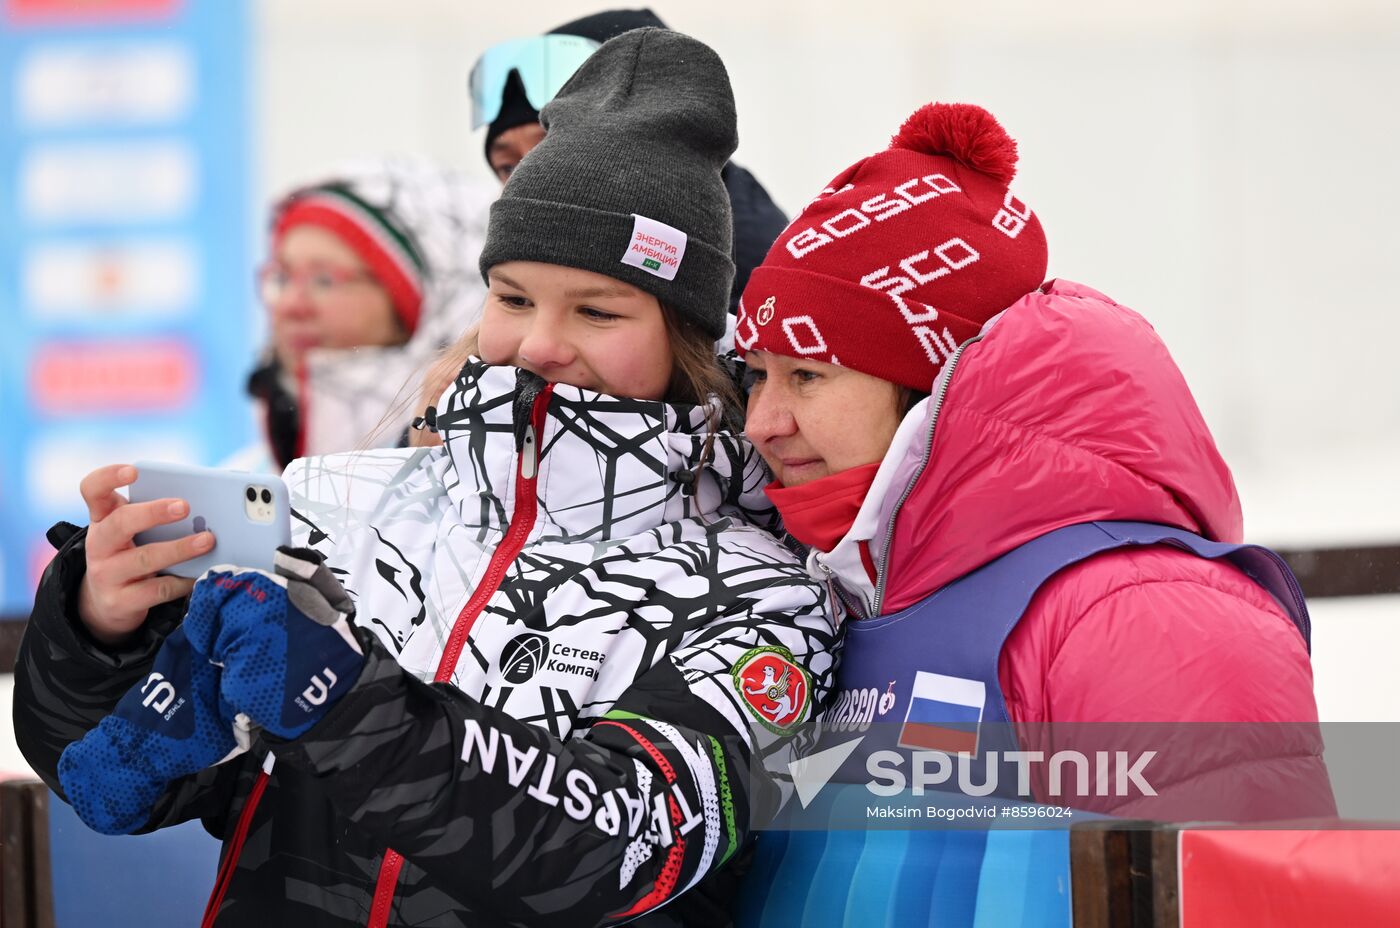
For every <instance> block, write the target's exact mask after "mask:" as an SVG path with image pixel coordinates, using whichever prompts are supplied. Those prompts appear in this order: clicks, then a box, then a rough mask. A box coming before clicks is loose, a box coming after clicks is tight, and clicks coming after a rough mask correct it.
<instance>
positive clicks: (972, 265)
mask: <svg viewBox="0 0 1400 928" xmlns="http://www.w3.org/2000/svg"><path fill="white" fill-rule="evenodd" d="M1015 175H1016V143H1015V142H1014V141H1013V140H1012V139H1011V137H1010V136H1009V135H1007V134H1006V130H1005V129H1003V128H1002V127H1001V125H1000V124H999V123H998V122H997V121H996V119H995V118H993V117H992V114H990V113H988V112H987V111H986V110H984V109H982V108H981V107H980V106H971V105H969V104H962V103H955V104H945V103H933V104H929V105H927V106H924V107H922V108H921V109H919V110H918V111H917V112H915V113H914V114H913V115H912V116H910V117H909V118H908V119H907V120H905V122H904V125H903V126H902V127H900V130H899V132H898V133H897V134H896V135H895V136H894V138H893V139H892V140H891V141H890V147H889V148H887V149H886V150H884V151H882V152H878V153H876V154H874V155H871V156H870V157H868V158H866V159H864V160H862V161H858V162H856V163H855V164H853V165H852V166H851V167H849V168H847V169H846V170H844V171H842V172H841V173H840V174H838V175H837V176H836V178H835V179H834V180H832V182H831V183H830V184H829V185H827V188H826V189H825V190H823V191H822V192H821V194H820V195H819V196H818V197H817V198H816V199H815V200H813V201H812V202H811V203H810V204H809V205H808V206H807V208H806V209H805V210H803V211H802V214H801V215H800V216H798V217H797V218H796V219H795V220H793V222H792V224H791V225H789V226H788V227H787V228H786V229H784V230H783V234H782V235H781V236H780V237H779V238H778V240H777V241H776V242H774V244H773V247H772V249H771V250H770V251H769V252H768V256H767V257H766V258H764V260H763V264H761V265H760V266H759V267H758V268H756V269H755V270H754V272H753V275H752V276H751V277H750V278H749V283H748V286H747V287H745V288H744V296H743V299H742V300H740V303H739V318H738V323H737V330H736V332H735V343H736V345H737V347H738V350H739V355H740V357H743V356H744V355H745V354H747V353H748V352H750V351H769V352H772V353H774V354H780V355H787V356H790V357H797V358H810V359H811V360H814V361H823V362H825V363H827V364H837V365H840V366H842V367H848V368H851V369H853V370H858V371H861V372H863V373H866V374H870V375H872V376H875V377H879V378H880V379H882V380H888V381H891V382H893V383H897V384H902V385H904V386H907V387H911V388H913V389H915V390H919V391H921V392H924V393H927V392H930V390H931V388H932V386H933V384H934V381H935V379H936V378H937V376H938V371H939V368H940V366H941V365H942V364H943V363H944V362H945V361H946V360H947V359H948V358H949V357H951V356H952V354H953V352H954V351H955V350H956V349H957V347H958V346H959V345H961V344H962V343H963V342H965V341H967V340H968V339H969V338H971V337H973V336H974V335H976V334H977V333H978V332H979V331H980V330H981V328H982V324H983V323H984V322H986V321H987V320H988V319H990V318H991V317H992V316H995V315H996V314H997V313H999V312H1001V311H1002V310H1004V309H1006V308H1007V307H1008V306H1010V305H1011V304H1012V303H1014V302H1016V301H1017V300H1018V299H1020V298H1021V297H1023V296H1025V295H1026V294H1027V293H1030V292H1031V291H1033V290H1035V289H1036V288H1037V287H1039V286H1040V285H1041V284H1042V283H1043V282H1044V280H1045V268H1046V248H1045V233H1044V232H1043V231H1042V230H1041V228H1040V221H1039V220H1038V219H1037V218H1036V217H1035V215H1034V214H1033V213H1032V212H1031V210H1030V208H1029V207H1028V206H1026V205H1025V204H1024V203H1022V202H1021V201H1020V200H1018V199H1017V198H1016V197H1015V196H1013V195H1012V193H1011V191H1010V190H1009V189H1008V186H1009V185H1010V183H1011V179H1012V178H1013V177H1015Z"/></svg>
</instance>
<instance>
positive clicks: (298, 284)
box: [260, 224, 408, 368]
mask: <svg viewBox="0 0 1400 928" xmlns="http://www.w3.org/2000/svg"><path fill="white" fill-rule="evenodd" d="M260 288H261V291H262V294H261V295H262V299H263V303H264V304H265V305H266V306H267V311H268V317H269V319H270V321H271V324H272V342H273V348H274V350H275V351H276V352H277V359H278V361H279V362H281V364H282V365H283V366H284V367H287V368H293V367H295V366H296V364H297V363H298V362H299V361H300V360H301V357H302V355H303V354H304V353H305V352H306V351H308V350H309V349H313V348H342V349H343V348H360V347H365V346H373V345H399V344H402V343H403V342H404V341H405V340H406V339H407V337H408V335H407V333H406V332H405V331H404V328H403V325H402V324H401V323H400V322H399V317H398V315H397V314H395V312H394V308H393V303H392V302H391V301H390V300H389V293H388V291H386V290H385V289H384V288H383V287H382V286H381V285H380V284H379V283H378V282H377V281H376V280H375V279H374V278H373V277H372V276H371V275H370V273H369V271H368V269H366V267H365V265H364V262H362V261H361V260H360V259H359V257H358V256H357V255H356V254H355V252H354V250H353V249H352V248H351V247H350V246H349V245H347V244H345V242H344V241H342V240H341V239H340V238H339V236H337V235H336V234H335V233H333V232H331V231H330V230H328V229H323V228H321V227H320V226H314V225H305V224H303V225H297V226H293V227H292V228H290V229H288V230H287V233H286V234H285V235H283V236H282V238H281V240H280V241H279V242H278V245H277V251H276V253H275V254H274V255H273V258H272V261H271V262H269V264H268V265H267V266H266V267H264V268H263V271H262V277H261V287H260Z"/></svg>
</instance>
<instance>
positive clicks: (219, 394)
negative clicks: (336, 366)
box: [0, 0, 262, 616]
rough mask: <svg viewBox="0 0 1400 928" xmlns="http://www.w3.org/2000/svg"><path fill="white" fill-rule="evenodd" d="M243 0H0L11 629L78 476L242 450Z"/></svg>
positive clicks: (0, 397) (0, 470)
mask: <svg viewBox="0 0 1400 928" xmlns="http://www.w3.org/2000/svg"><path fill="white" fill-rule="evenodd" d="M249 33H250V23H249V12H248V5H247V3H246V2H243V0H85V2H72V0H0V100H3V101H4V103H3V106H4V107H5V112H4V116H3V118H2V119H0V122H3V124H4V126H5V130H4V132H3V133H0V320H2V321H3V324H4V331H5V338H4V339H3V341H0V616H6V615H9V616H23V615H25V614H27V613H28V612H29V609H30V605H31V603H32V598H33V590H34V583H35V580H36V579H37V575H38V573H39V571H40V570H42V568H43V566H44V565H45V564H46V563H47V561H48V559H49V557H50V555H51V554H52V551H51V549H50V547H49V545H48V543H47V542H46V541H45V540H44V531H45V529H47V528H48V526H49V525H51V524H52V523H53V522H55V521H57V520H59V519H68V520H71V521H75V522H78V523H79V524H81V523H83V522H86V521H87V516H86V512H85V510H84V508H83V505H82V500H81V498H80V497H79V495H78V481H79V479H80V478H81V477H82V476H83V474H85V473H86V472H87V471H89V470H91V469H92V468H93V467H96V466H98V465H101V464H106V463H115V462H117V461H127V460H134V459H137V458H146V459H165V460H174V461H183V462H186V463H192V464H199V463H204V464H213V463H216V462H217V461H219V460H221V459H223V458H225V457H227V456H228V455H229V454H230V453H232V452H233V451H234V450H236V449H238V448H240V447H242V446H244V445H245V444H247V443H248V442H249V441H251V439H252V437H253V436H252V430H251V422H252V419H251V416H250V415H249V412H248V401H247V399H246V397H245V396H244V390H243V384H244V381H245V378H246V376H247V372H248V370H249V369H250V367H251V365H252V361H253V354H254V351H255V348H256V346H257V344H258V343H259V342H260V341H261V339H262V332H261V327H262V319H261V313H260V312H259V311H258V309H257V305H256V302H255V299H254V293H253V287H252V283H251V279H252V267H253V263H254V262H253V260H252V248H251V244H252V242H253V241H254V236H255V234H256V233H255V226H254V219H255V216H254V212H253V203H252V202H251V201H252V194H251V190H250V183H249V176H250V173H251V172H250V167H249V162H250V154H251V152H252V150H253V145H252V136H253V133H252V131H251V125H252V122H251V119H250V113H249V100H248V84H249V66H248V59H249V54H248V45H249Z"/></svg>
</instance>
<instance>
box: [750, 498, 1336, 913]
mask: <svg viewBox="0 0 1400 928" xmlns="http://www.w3.org/2000/svg"><path fill="white" fill-rule="evenodd" d="M1159 544H1165V545H1171V546H1173V547H1177V548H1181V549H1183V550H1186V551H1190V552H1192V553H1193V554H1195V555H1197V556H1199V557H1203V558H1208V559H1220V558H1224V559H1226V560H1229V561H1230V562H1231V563H1232V564H1234V565H1235V566H1236V567H1238V568H1240V569H1241V570H1242V571H1244V572H1245V574H1247V575H1248V576H1249V577H1251V578H1252V579H1253V580H1254V581H1255V582H1256V583H1258V584H1260V585H1261V586H1263V587H1264V588H1265V589H1266V590H1268V591H1269V592H1270V593H1271V594H1272V595H1273V596H1274V598H1275V599H1277V600H1278V601H1279V603H1280V604H1281V605H1282V606H1283V608H1284V609H1285V611H1286V612H1287V613H1288V615H1289V617H1290V618H1291V619H1292V620H1293V622H1294V624H1295V625H1296V626H1297V627H1298V630H1299V631H1300V632H1301V633H1302V635H1303V640H1304V641H1305V642H1307V641H1309V639H1310V637H1311V626H1310V624H1309V620H1308V612H1307V606H1306V605H1305V603H1304V601H1303V594H1302V591H1301V590H1300V589H1299V587H1298V582H1297V580H1296V579H1294V577H1293V574H1292V572H1291V571H1289V569H1288V567H1287V565H1286V564H1284V562H1283V560H1282V559H1281V558H1280V557H1279V556H1278V555H1277V554H1275V553H1274V552H1272V551H1269V550H1268V549H1266V548H1261V547H1258V546H1256V545H1230V544H1223V543H1219V542H1212V541H1207V540H1206V539H1204V538H1201V537H1200V536H1199V535H1194V534H1192V533H1190V532H1186V531H1182V530H1181V529H1175V528H1169V527H1167V526H1163V525H1154V524H1151V523H1146V522H1087V523H1083V524H1080V525H1071V526H1067V527H1065V528H1062V529H1058V530H1056V531H1053V532H1049V533H1048V534H1045V535H1042V536H1040V537H1039V538H1036V539H1033V540H1031V541H1029V542H1026V543H1025V544H1023V545H1021V546H1020V547H1019V548H1016V549H1015V550H1013V551H1010V552H1008V553H1006V554H1004V555H1002V556H1001V557H999V558H997V559H996V560H994V561H991V562H989V563H987V564H985V565H983V566H982V567H980V568H978V569H977V570H975V571H973V572H971V573H969V574H967V575H966V576H964V577H961V578H959V579H958V580H956V581H954V582H953V583H950V584H949V585H948V586H946V587H944V588H943V589H941V590H939V591H938V592H936V593H934V594H933V595H931V596H929V597H928V598H927V599H925V600H923V601H921V602H919V603H917V604H915V605H913V606H911V607H909V608H908V609H904V610H902V611H900V612H897V613H894V614H892V615H885V616H879V617H877V618H873V619H865V620H862V621H852V622H849V623H847V625H846V627H845V643H844V645H843V649H842V658H841V665H840V668H839V670H838V672H837V684H836V689H837V696H836V698H835V700H834V702H833V703H832V704H831V706H830V707H829V708H828V709H827V711H826V714H825V715H824V717H823V719H822V730H821V735H820V739H819V741H818V744H817V746H816V747H815V748H814V749H813V750H814V752H820V751H823V750H826V749H828V748H831V747H833V746H836V745H839V744H841V743H843V742H846V741H849V740H851V739H852V738H855V737H861V738H862V739H863V740H862V742H861V744H860V745H859V746H858V748H857V749H856V750H855V751H854V753H852V754H851V756H850V757H849V758H848V759H847V760H846V762H845V763H844V764H843V765H842V767H841V769H840V771H839V772H838V773H837V774H836V776H835V777H834V778H833V779H834V784H836V789H837V790H839V789H840V788H841V787H840V786H839V784H841V783H847V784H857V783H868V782H869V781H870V779H871V777H870V774H869V772H868V771H867V768H866V761H867V759H868V758H869V757H870V755H871V754H872V753H873V752H875V751H878V750H890V751H895V752H898V753H900V754H901V755H902V756H903V757H904V760H905V764H906V767H907V766H908V763H909V759H910V758H909V754H910V752H912V751H919V750H923V751H929V750H935V751H937V750H942V751H946V752H949V753H956V752H958V751H960V750H966V751H970V752H972V753H973V754H975V755H976V756H977V757H979V758H980V757H985V756H987V754H988V753H989V752H992V751H995V752H996V753H997V755H998V756H1003V755H1004V754H1005V752H1007V751H1014V750H1016V749H1017V745H1016V743H1015V735H1014V733H1013V727H1012V726H1011V725H1010V724H1009V723H1010V721H1011V720H1010V717H1009V716H1008V714H1007V711H1006V700H1005V697H1004V695H1003V693H1002V690H1001V684H1000V681H999V679H998V675H997V667H998V662H999V659H1000V657H1001V650H1002V647H1003V645H1004V644H1005V643H1006V639H1007V637H1008V636H1009V635H1010V634H1011V631H1012V629H1014V628H1015V627H1016V624H1017V623H1018V622H1019V621H1020V620H1021V616H1022V615H1023V614H1024V613H1025V611H1026V608H1027V607H1028V606H1029V605H1030V602H1031V600H1032V598H1033V597H1034V596H1035V594H1036V592H1037V591H1038V590H1039V589H1040V588H1041V586H1043V585H1044V583H1045V582H1046V581H1047V580H1048V579H1049V578H1050V577H1052V576H1053V575H1054V574H1056V573H1058V572H1059V571H1061V570H1063V569H1064V568H1066V567H1069V566H1071V565H1074V564H1077V563H1079V562H1080V561H1083V560H1086V559H1087V558H1090V557H1093V556H1094V555H1096V554H1101V553H1103V552H1106V551H1111V550H1114V549H1118V548H1125V547H1129V546H1135V545H1159ZM986 776H987V771H986V770H985V769H983V770H982V771H981V773H980V774H979V775H978V776H977V778H976V781H977V782H980V783H986V782H988V781H987V779H986ZM948 785H949V787H950V788H955V787H956V784H955V783H950V784H948ZM1015 787H1016V776H1015V773H1014V771H1009V770H1005V769H1003V770H1001V771H1000V776H999V777H998V786H997V789H996V791H995V793H994V794H993V795H997V796H1003V797H1015V796H1016V789H1015ZM848 788H851V787H848ZM1008 842H1020V843H1019V844H1016V845H1015V847H1016V848H1017V850H1016V851H1015V853H1014V854H1013V856H1012V857H1010V858H1008V856H1007V854H1008V851H1007V847H1008V846H1009V845H1008ZM1036 842H1038V843H1036ZM1022 845H1024V850H1023V849H1022ZM994 846H995V847H997V848H999V850H997V852H996V853H993V851H992V848H993V847H994ZM1007 860H1013V861H1015V863H1014V864H1013V865H1011V866H1010V867H1009V868H1006V867H1002V866H1000V865H999V862H1000V864H1004V863H1005V861H1007ZM1068 879H1069V856H1068V837H1067V833H1066V832H1064V831H1057V832H1011V833H1008V832H996V831H993V832H990V833H989V832H985V831H981V832H979V831H975V830H974V831H970V832H969V831H963V832H957V831H954V832H948V831H929V830H921V831H890V830H867V831H861V830H831V831H820V830H819V831H810V830H794V831H766V832H759V833H758V844H757V850H756V855H755V859H754V864H753V868H752V869H751V870H750V872H749V874H748V876H747V877H746V879H745V883H744V886H743V889H742V892H741V896H740V901H739V907H738V910H737V915H738V917H737V924H738V925H740V926H741V928H747V926H761V928H774V926H784V925H798V924H803V925H833V926H834V925H844V924H869V925H879V924H888V925H895V924H905V923H910V920H911V919H912V921H913V922H917V923H919V924H927V923H932V922H935V921H936V922H938V923H940V924H946V925H954V926H956V925H968V926H971V925H973V924H974V923H975V924H984V923H987V924H990V923H992V922H995V921H997V918H993V919H992V922H987V921H986V919H988V918H989V917H992V916H994V915H999V914H1001V913H1003V912H1004V911H1005V910H1006V909H1007V907H1008V906H1011V907H1014V910H1015V912H1016V913H1018V914H1017V916H1016V917H1014V918H1012V919H1011V921H1012V922H1014V923H1017V924H1036V925H1046V926H1059V925H1063V926H1068V924H1069V906H1068V896H1067V887H1068ZM1032 915H1034V917H1033V918H1032ZM1027 919H1029V920H1027Z"/></svg>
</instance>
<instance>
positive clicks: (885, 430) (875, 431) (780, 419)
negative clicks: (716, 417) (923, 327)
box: [744, 351, 901, 487]
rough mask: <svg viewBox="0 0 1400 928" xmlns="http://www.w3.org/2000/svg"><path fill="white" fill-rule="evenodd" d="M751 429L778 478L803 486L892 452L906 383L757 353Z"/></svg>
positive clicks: (751, 356) (750, 361)
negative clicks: (898, 384) (901, 390)
mask: <svg viewBox="0 0 1400 928" xmlns="http://www.w3.org/2000/svg"><path fill="white" fill-rule="evenodd" d="M744 361H745V364H747V366H748V370H749V382H750V384H751V386H750V388H749V405H748V421H747V423H746V425H745V427H744V428H745V431H746V432H747V433H748V436H749V440H750V441H752V442H753V443H754V445H755V447H757V448H758V453H759V454H761V455H762V456H763V460H765V461H767V462H768V467H769V468H770V469H771V470H772V471H773V476H774V477H776V478H777V479H778V481H779V482H780V483H782V484H783V486H786V487H797V486H801V485H802V484H804V483H810V482H812V481H813V480H820V479H821V478H822V477H829V476H831V475H832V474H839V473H841V471H843V470H849V469H850V468H852V467H860V466H861V465H863V464H873V463H875V462H876V461H879V460H881V459H882V458H883V457H884V456H885V452H886V451H887V450H889V447H890V441H891V440H893V438H894V433H895V430H896V429H897V428H899V421H900V418H901V417H900V411H899V409H898V402H899V388H898V387H896V386H895V385H894V384H892V383H890V382H889V381H888V380H880V379H879V378H877V377H871V376H870V375H869V374H862V373H861V372H860V371H853V370H850V369H848V368H844V367H837V366H835V365H832V364H823V363H821V362H820V361H805V360H800V359H798V358H791V357H787V356H785V355H778V354H771V353H769V352H767V351H751V352H749V353H748V355H747V357H745V359H744Z"/></svg>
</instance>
